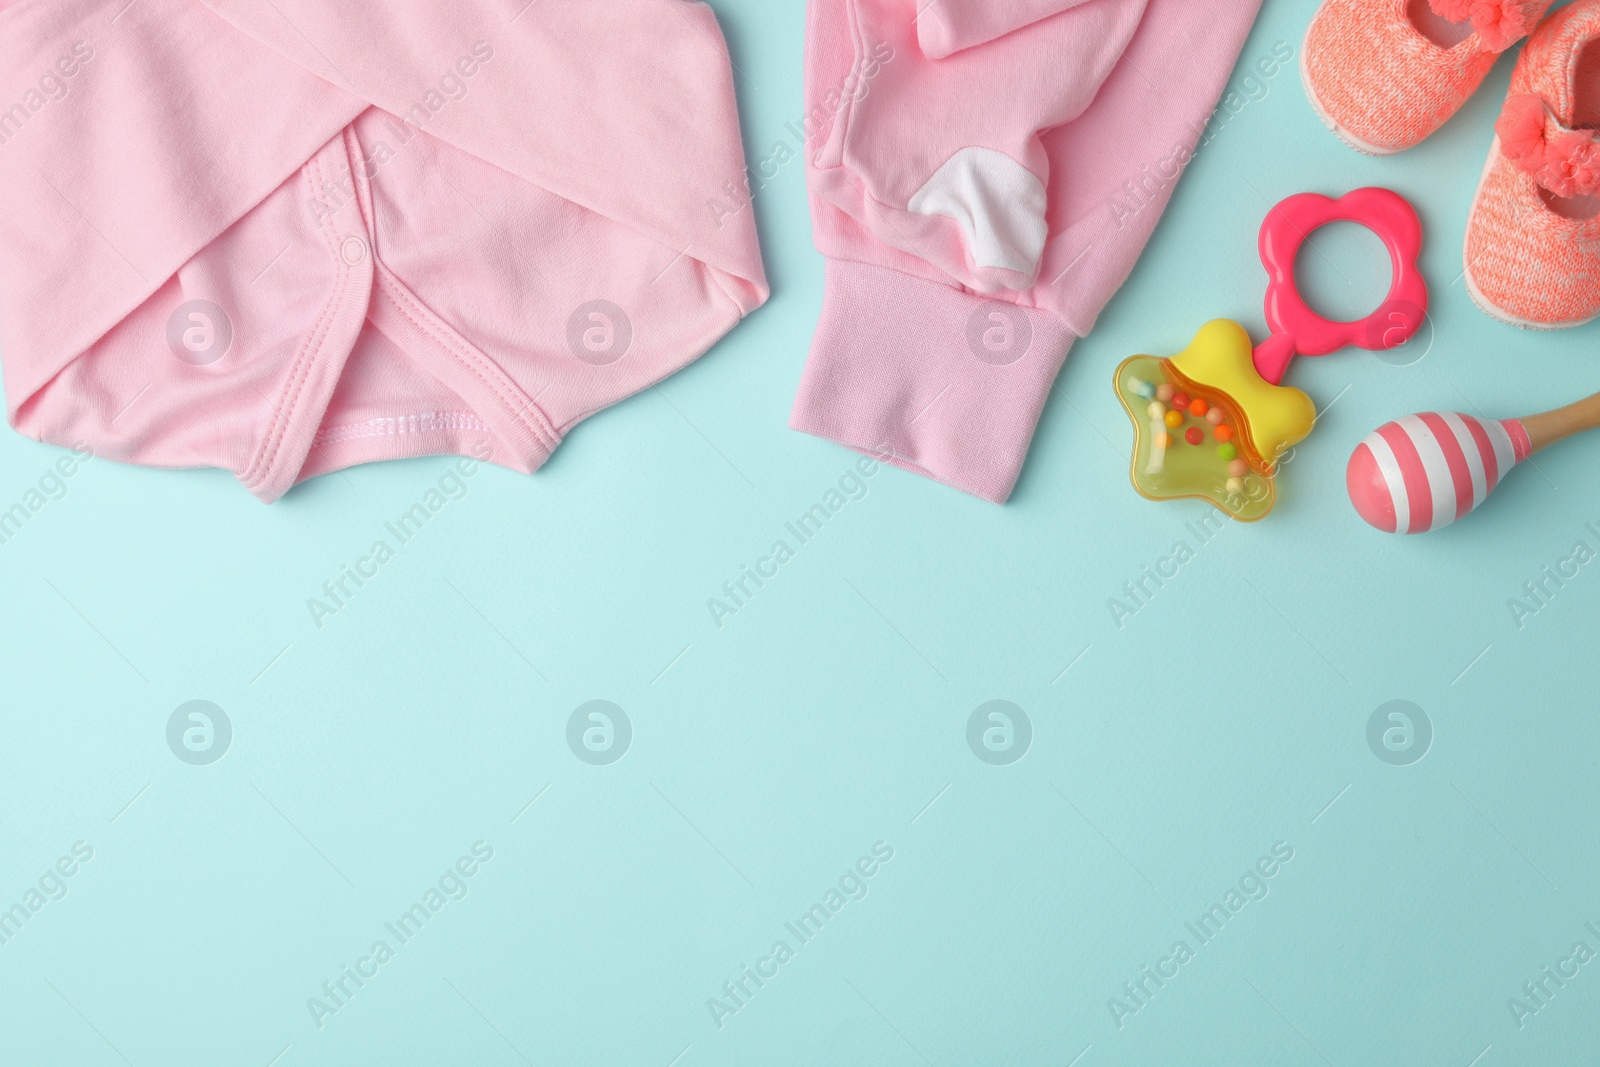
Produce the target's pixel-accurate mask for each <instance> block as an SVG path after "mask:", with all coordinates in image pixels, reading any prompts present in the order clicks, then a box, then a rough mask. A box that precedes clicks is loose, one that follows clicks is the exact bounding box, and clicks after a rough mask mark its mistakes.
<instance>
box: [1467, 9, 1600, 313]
mask: <svg viewBox="0 0 1600 1067" xmlns="http://www.w3.org/2000/svg"><path fill="white" fill-rule="evenodd" d="M1495 132H1496V133H1497V134H1498V136H1497V137H1496V138H1495V143H1494V148H1493V149H1491V150H1490V153H1489V165H1488V167H1487V168H1486V169H1485V170H1484V175H1483V182H1482V184H1480V185H1479V187H1478V195H1477V198H1476V200H1475V201H1474V202H1473V206H1472V217H1471V218H1470V219H1469V220H1468V223H1467V243H1466V250H1465V258H1466V282H1467V292H1468V293H1470V294H1471V295H1472V299H1473V300H1474V301H1475V302H1476V303H1477V305H1478V306H1479V307H1480V308H1482V309H1483V310H1484V311H1485V312H1487V313H1488V314H1489V315H1492V316H1493V317H1494V318H1497V319H1499V320H1500V321H1502V322H1508V323H1510V324H1512V325H1513V326H1521V327H1524V328H1527V329H1543V330H1556V329H1562V328H1565V327H1568V326H1581V325H1582V324H1583V323H1585V322H1588V321H1590V320H1591V319H1594V318H1596V317H1600V0H1577V3H1574V4H1572V5H1570V6H1568V7H1565V8H1562V9H1561V10H1560V11H1557V12H1556V13H1555V14H1554V15H1552V16H1551V17H1550V18H1549V20H1547V21H1546V22H1545V23H1544V24H1543V25H1542V26H1540V27H1539V28H1538V29H1537V30H1536V31H1534V34H1533V36H1532V37H1531V38H1530V39H1529V40H1528V46H1527V48H1525V49H1524V50H1523V53H1522V57H1521V58H1520V59H1519V60H1518V62H1517V68H1516V70H1515V71H1514V72H1513V73H1512V75H1511V94H1510V96H1509V97H1508V98H1507V99H1506V106H1505V110H1504V112H1502V113H1501V116H1500V121H1499V122H1498V123H1497V124H1496V126H1495Z"/></svg>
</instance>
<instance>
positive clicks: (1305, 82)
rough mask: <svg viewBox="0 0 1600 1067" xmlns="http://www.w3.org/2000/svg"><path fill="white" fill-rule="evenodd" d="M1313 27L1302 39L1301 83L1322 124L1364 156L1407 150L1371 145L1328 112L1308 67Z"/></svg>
mask: <svg viewBox="0 0 1600 1067" xmlns="http://www.w3.org/2000/svg"><path fill="white" fill-rule="evenodd" d="M1315 23H1316V20H1315V19H1312V24H1313V26H1314V25H1315ZM1311 29H1312V27H1311V26H1308V27H1306V35H1305V36H1304V37H1303V38H1301V40H1300V84H1301V85H1302V86H1304V88H1305V91H1306V99H1307V100H1308V101H1310V103H1311V110H1312V111H1315V112H1316V113H1317V118H1319V119H1321V120H1322V124H1323V125H1324V126H1326V127H1328V129H1329V130H1330V131H1332V133H1333V135H1334V136H1335V137H1337V138H1339V140H1341V141H1343V142H1344V143H1345V144H1347V145H1349V146H1350V147H1351V148H1353V149H1355V150H1356V151H1357V152H1360V153H1361V154H1362V155H1364V156H1375V157H1378V158H1380V159H1381V158H1383V157H1384V156H1395V155H1399V154H1400V153H1401V152H1403V151H1405V149H1403V148H1379V147H1378V146H1377V145H1370V144H1368V143H1367V142H1365V141H1363V140H1362V139H1361V138H1359V137H1357V136H1356V135H1355V134H1353V133H1351V132H1350V131H1349V130H1347V129H1345V128H1344V127H1343V126H1341V125H1339V123H1338V122H1337V121H1336V120H1335V119H1334V117H1333V116H1332V115H1330V114H1328V109H1327V108H1325V107H1323V106H1322V100H1321V99H1320V98H1318V96H1317V91H1316V90H1315V89H1313V88H1312V87H1311V71H1310V70H1308V69H1307V68H1306V56H1307V55H1308V54H1309V53H1308V50H1307V48H1306V46H1307V44H1308V43H1309V42H1310V41H1311Z"/></svg>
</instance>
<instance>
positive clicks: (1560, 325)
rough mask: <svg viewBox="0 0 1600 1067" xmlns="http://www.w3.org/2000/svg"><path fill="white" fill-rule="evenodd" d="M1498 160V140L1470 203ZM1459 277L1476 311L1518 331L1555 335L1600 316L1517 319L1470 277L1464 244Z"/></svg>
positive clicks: (1477, 194)
mask: <svg viewBox="0 0 1600 1067" xmlns="http://www.w3.org/2000/svg"><path fill="white" fill-rule="evenodd" d="M1499 158H1500V138H1498V137H1496V138H1495V139H1494V145H1493V146H1492V147H1491V148H1490V149H1489V161H1488V162H1487V163H1485V164H1484V165H1483V174H1482V175H1480V176H1479V178H1478V188H1477V191H1476V192H1474V193H1473V194H1472V202H1473V203H1474V204H1476V203H1477V202H1478V198H1479V197H1480V196H1482V195H1483V187H1484V185H1485V184H1486V183H1487V182H1488V181H1489V174H1490V173H1491V172H1492V171H1493V170H1494V161H1495V160H1496V159H1499ZM1461 277H1462V278H1463V279H1464V280H1465V281H1466V283H1467V296H1469V297H1471V298H1472V302H1473V303H1474V304H1476V305H1477V306H1478V310H1479V311H1481V312H1483V313H1484V314H1485V315H1487V316H1489V317H1490V318H1491V319H1494V320H1495V321H1496V322H1503V323H1505V324H1506V325H1507V326H1515V327H1516V328H1517V329H1519V330H1536V331H1538V332H1540V333H1555V332H1556V331H1558V330H1571V329H1576V328H1577V327H1579V326H1587V325H1588V324H1589V323H1591V322H1593V321H1595V319H1597V318H1600V315H1591V316H1590V317H1589V318H1587V319H1575V320H1573V321H1572V322H1534V321H1533V320H1532V319H1524V318H1519V317H1518V316H1516V315H1513V314H1511V312H1509V311H1507V310H1505V309H1504V308H1502V307H1500V306H1498V305H1496V304H1495V303H1494V302H1493V301H1491V300H1490V299H1489V298H1488V297H1487V296H1484V295H1483V290H1481V289H1479V288H1478V283H1477V282H1476V281H1475V280H1474V279H1473V277H1472V260H1471V259H1470V258H1469V257H1468V256H1467V248H1466V244H1465V243H1463V244H1462V246H1461Z"/></svg>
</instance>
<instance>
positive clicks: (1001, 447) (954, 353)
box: [789, 259, 1075, 504]
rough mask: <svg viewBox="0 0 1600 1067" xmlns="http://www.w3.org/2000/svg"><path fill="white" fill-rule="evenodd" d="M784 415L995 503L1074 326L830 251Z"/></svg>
mask: <svg viewBox="0 0 1600 1067" xmlns="http://www.w3.org/2000/svg"><path fill="white" fill-rule="evenodd" d="M825 286H826V287H825V290H824V294H823V301H822V316H821V319H820V321H819V322H818V324H817V332H816V336H815V338H814V340H813V341H812V345H811V356H810V359H809V360H808V361H807V362H806V369H805V374H804V375H803V376H802V378H801V381H800V392H799V395H798V396H797V397H796V398H795V405H794V412H793V413H792V415H791V416H790V418H789V425H790V426H791V427H793V428H794V429H796V430H800V431H803V432H805V433H809V434H814V435H816V436H818V437H826V438H828V439H829V440H832V441H837V442H838V443H840V444H842V445H846V446H848V447H850V448H853V449H856V450H857V451H860V452H865V453H868V454H870V455H872V456H874V457H876V458H877V459H879V460H881V461H883V462H886V463H891V464H893V465H894V466H897V467H901V468H903V469H905V470H909V471H912V472H914V473H917V474H920V475H923V476H924V477H927V478H932V479H934V480H935V481H939V482H943V483H944V484H945V485H949V486H952V487H954V488H956V489H960V490H961V491H962V492H965V493H971V494H972V495H973V496H976V497H981V498H982V499H984V500H988V501H991V502H992V503H996V504H1003V503H1005V502H1006V499H1007V498H1008V497H1009V496H1010V495H1011V489H1012V487H1013V486H1014V485H1016V482H1017V476H1018V475H1019V474H1020V473H1021V471H1022V462H1023V460H1024V459H1025V458H1026V456H1027V454H1028V446H1029V444H1030V443H1031V442H1032V440H1033V430H1034V427H1035V426H1036V425H1037V424H1038V421H1039V415H1040V413H1041V412H1042V411H1043V410H1044V404H1045V400H1046V398H1047V397H1048V396H1049V393H1050V386H1051V384H1052V383H1053V382H1054V381H1055V377H1056V374H1057V373H1058V372H1059V371H1060V369H1061V364H1062V363H1063V361H1064V360H1065V359H1066V356H1067V350H1068V349H1069V348H1070V347H1071V345H1072V342H1073V340H1074V339H1075V338H1074V335H1073V333H1072V331H1071V330H1070V329H1068V327H1067V325H1066V323H1064V322H1063V321H1061V320H1060V319H1058V318H1056V317H1055V316H1054V315H1051V314H1050V313H1048V312H1044V311H1039V310H1037V309H1035V308H1026V307H1021V306H1019V305H1017V304H1012V303H1008V302H1005V301H1000V300H992V299H986V298H984V297H981V296H975V295H973V294H970V293H966V292H962V291H960V290H958V289H952V288H950V287H949V286H946V285H942V284H940V283H938V282H932V281H927V280H924V279H921V278H915V277H912V276H911V275H909V274H902V273H901V272H899V271H894V270H889V269H887V268H883V267H873V266H867V265H865V264H861V263H849V262H845V261H842V260H831V259H830V260H828V263H827V272H826V283H825Z"/></svg>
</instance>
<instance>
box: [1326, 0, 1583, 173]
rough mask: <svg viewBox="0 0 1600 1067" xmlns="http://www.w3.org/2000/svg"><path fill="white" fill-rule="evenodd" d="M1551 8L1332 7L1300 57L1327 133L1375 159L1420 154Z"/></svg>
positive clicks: (1458, 1)
mask: <svg viewBox="0 0 1600 1067" xmlns="http://www.w3.org/2000/svg"><path fill="white" fill-rule="evenodd" d="M1550 4H1551V0H1327V2H1326V3H1324V4H1323V5H1322V8H1321V9H1320V10H1319V11H1318V12H1317V14H1316V17H1315V18H1313V19H1312V20H1311V28H1310V29H1309V30H1307V31H1306V39H1305V46H1304V47H1303V48H1302V49H1301V52H1300V74H1301V78H1302V80H1303V81H1304V82H1305V87H1306V95H1307V97H1309V98H1310V100H1311V106H1312V107H1314V108H1315V109H1316V111H1317V114H1318V115H1319V116H1320V117H1321V118H1322V121H1323V123H1324V124H1325V125H1326V126H1327V127H1328V128H1329V129H1330V130H1332V131H1333V132H1334V133H1336V134H1338V135H1339V137H1340V139H1341V140H1343V141H1344V142H1345V143H1346V144H1348V145H1349V146H1350V147H1352V148H1354V149H1356V150H1357V151H1359V152H1365V153H1367V154H1368V155H1373V156H1387V155H1392V154H1394V153H1396V152H1403V151H1405V150H1406V149H1408V148H1412V147H1414V146H1416V145H1417V144H1419V143H1421V142H1422V141H1423V140H1425V139H1426V138H1427V137H1429V136H1430V135H1431V134H1432V133H1433V132H1434V131H1435V130H1437V129H1438V128H1439V127H1440V126H1443V125H1444V124H1445V122H1446V121H1447V120H1449V118H1450V117H1451V116H1452V115H1454V114H1455V113H1456V112H1457V111H1459V110H1460V109H1461V105H1462V104H1464V103H1466V101H1467V98H1468V97H1470V96H1471V95H1472V94H1473V93H1474V92H1476V91H1477V89H1478V86H1479V85H1481V84H1483V79H1484V77H1485V76H1487V75H1488V73H1489V68H1491V67H1492V66H1494V61H1495V58H1496V57H1497V56H1498V55H1499V54H1500V53H1501V52H1504V51H1505V50H1506V49H1508V48H1510V47H1511V46H1512V45H1514V44H1516V43H1517V42H1518V41H1519V40H1521V39H1522V38H1523V37H1525V36H1527V35H1528V33H1530V32H1531V31H1532V30H1533V28H1534V26H1535V25H1537V24H1538V21H1539V19H1540V18H1541V17H1543V15H1544V13H1545V12H1546V11H1547V10H1548V9H1549V7H1550Z"/></svg>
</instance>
